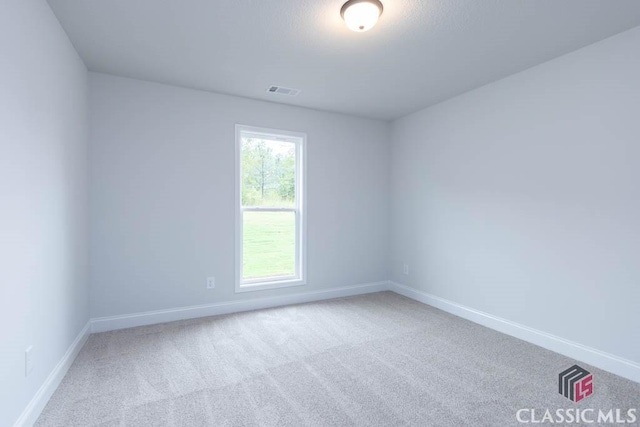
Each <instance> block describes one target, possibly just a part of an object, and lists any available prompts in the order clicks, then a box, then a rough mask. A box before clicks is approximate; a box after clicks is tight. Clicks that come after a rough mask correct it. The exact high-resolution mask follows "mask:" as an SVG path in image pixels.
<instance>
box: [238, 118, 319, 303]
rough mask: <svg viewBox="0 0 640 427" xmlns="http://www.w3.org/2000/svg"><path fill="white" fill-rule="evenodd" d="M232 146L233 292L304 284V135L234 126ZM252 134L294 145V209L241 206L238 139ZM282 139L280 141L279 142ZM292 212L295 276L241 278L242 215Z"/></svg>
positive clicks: (305, 239)
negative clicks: (234, 193)
mask: <svg viewBox="0 0 640 427" xmlns="http://www.w3.org/2000/svg"><path fill="white" fill-rule="evenodd" d="M235 131H236V135H235V137H236V142H235V145H236V147H235V162H236V167H235V175H236V176H235V192H236V196H235V199H236V200H235V205H236V208H235V215H236V223H235V237H236V251H235V270H236V272H235V276H236V277H235V291H236V293H239V292H250V291H259V290H266V289H277V288H286V287H291V286H302V285H306V284H307V220H306V206H307V199H306V196H307V191H306V181H307V180H306V170H307V155H306V150H307V134H306V133H302V132H292V131H287V130H280V129H270V128H261V127H255V126H246V125H240V124H236V129H235ZM247 133H249V134H254V135H256V136H258V137H260V136H263V137H264V136H266V137H270V138H271V139H274V136H275V137H276V139H277V137H280V139H281V140H285V141H289V142H293V143H295V144H296V149H295V151H296V175H295V179H296V189H295V192H296V205H295V206H294V207H293V208H268V207H243V206H242V191H241V187H242V163H241V161H242V156H241V149H242V136H243V135H245V134H247ZM282 137H284V138H282ZM252 211H253V212H294V214H295V216H296V260H295V268H296V273H297V275H296V276H286V277H285V276H282V277H278V278H275V280H272V279H271V278H269V279H267V280H265V279H250V280H247V281H245V280H243V278H242V236H243V233H242V228H243V221H242V220H243V215H242V214H243V212H252Z"/></svg>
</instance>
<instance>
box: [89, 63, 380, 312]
mask: <svg viewBox="0 0 640 427" xmlns="http://www.w3.org/2000/svg"><path fill="white" fill-rule="evenodd" d="M90 116H91V118H90V121H91V133H92V135H91V173H92V180H91V202H90V204H91V230H92V231H91V233H92V235H91V243H90V246H91V314H92V317H101V316H111V315H119V314H126V313H136V312H142V311H148V310H157V309H166V308H174V307H181V306H189V305H199V304H207V303H212V302H219V301H231V300H238V299H251V298H261V297H265V296H274V295H283V294H292V293H298V292H308V291H312V290H318V289H326V288H331V287H340V286H346V285H355V284H361V283H366V282H373V281H380V280H387V279H388V277H389V272H388V256H389V254H388V209H389V200H388V195H389V139H390V125H389V124H388V123H385V122H379V121H374V120H366V119H360V118H355V117H348V116H344V115H338V114H330V113H324V112H320V111H314V110H308V109H303V108H297V107H289V106H284V105H278V104H272V103H266V102H259V101H252V100H248V99H243V98H238V97H231V96H224V95H218V94H213V93H207V92H201V91H193V90H188V89H181V88H177V87H170V86H163V85H159V84H154V83H146V82H142V81H137V80H130V79H124V78H119V77H113V76H107V75H103V74H93V73H91V74H90ZM236 123H240V124H245V125H251V126H260V127H269V128H275V129H285V130H292V131H301V132H306V133H307V134H308V142H307V153H308V158H307V161H308V165H307V206H308V270H307V273H308V284H307V285H306V286H302V287H296V288H287V289H278V290H269V291H266V290H265V291H257V292H248V293H243V294H235V291H234V262H235V260H234V249H233V248H234V245H235V240H234V227H235V216H234V215H235V207H234V203H235V194H234V191H235V187H234V182H235V181H234V180H235V159H234V146H235V145H234V144H235V136H234V135H235V124H236ZM209 275H213V276H215V277H216V281H217V283H216V289H215V290H207V289H205V284H206V283H205V279H206V277H207V276H209Z"/></svg>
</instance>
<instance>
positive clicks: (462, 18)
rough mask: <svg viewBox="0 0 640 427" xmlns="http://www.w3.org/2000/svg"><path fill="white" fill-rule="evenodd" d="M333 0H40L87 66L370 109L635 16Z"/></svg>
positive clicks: (579, 8) (632, 1) (575, 42)
mask: <svg viewBox="0 0 640 427" xmlns="http://www.w3.org/2000/svg"><path fill="white" fill-rule="evenodd" d="M344 1H346V0H49V4H50V5H51V7H52V9H53V10H54V12H55V14H56V15H57V17H58V19H59V20H60V22H61V23H62V25H63V27H64V28H65V30H66V31H67V33H68V34H69V37H70V38H71V41H72V42H73V44H74V45H75V47H76V48H77V49H78V51H79V53H80V55H81V56H82V58H83V59H84V61H85V63H86V64H87V66H88V68H89V69H90V70H92V71H99V72H103V73H110V74H116V75H121V76H126V77H133V78H138V79H143V80H149V81H155V82H160V83H167V84H173V85H178V86H184V87H190V88H197V89H203V90H209V91H214V92H221V93H228V94H233V95H239V96H245V97H249V98H255V99H263V100H270V101H275V102H282V103H287V104H293V105H300V106H304V107H311V108H318V109H323V110H329V111H336V112H341V113H348V114H355V115H359V116H366V117H374V118H381V119H395V118H398V117H401V116H403V115H405V114H408V113H411V112H413V111H416V110H418V109H420V108H423V107H426V106H429V105H432V104H435V103H437V102H439V101H442V100H444V99H447V98H450V97H452V96H455V95H457V94H460V93H462V92H465V91H468V90H470V89H473V88H475V87H478V86H481V85H483V84H486V83H489V82H492V81H495V80H498V79H500V78H502V77H505V76H507V75H509V74H513V73H515V72H517V71H520V70H523V69H526V68H528V67H531V66H533V65H535V64H539V63H541V62H544V61H547V60H549V59H552V58H554V57H557V56H559V55H562V54H564V53H566V52H570V51H572V50H575V49H578V48H580V47H583V46H586V45H588V44H591V43H593V42H595V41H598V40H601V39H603V38H606V37H608V36H611V35H613V34H616V33H619V32H622V31H624V30H626V29H629V28H632V27H634V26H638V25H640V1H638V0H616V1H611V0H382V2H383V3H384V8H385V9H384V13H383V15H382V17H381V19H380V21H379V23H378V25H377V26H376V27H375V28H373V29H372V30H371V31H369V32H366V33H354V32H351V31H349V30H348V29H347V28H346V27H345V25H344V22H343V21H342V19H341V18H340V7H341V6H342V3H343V2H344ZM272 84H275V85H282V86H287V87H292V88H296V89H300V90H301V91H302V92H301V93H300V95H299V96H298V97H295V98H291V97H286V96H283V95H276V94H269V93H267V92H266V89H267V87H268V86H269V85H272Z"/></svg>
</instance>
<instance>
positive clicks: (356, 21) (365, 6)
mask: <svg viewBox="0 0 640 427" xmlns="http://www.w3.org/2000/svg"><path fill="white" fill-rule="evenodd" d="M382 9H383V7H382V3H381V2H380V0H349V1H348V2H346V3H345V4H344V5H342V9H340V15H341V16H342V19H344V22H345V23H346V24H347V27H349V28H350V29H352V30H353V31H356V32H358V33H362V32H364V31H367V30H370V29H371V28H373V26H374V25H376V23H377V22H378V18H380V15H382Z"/></svg>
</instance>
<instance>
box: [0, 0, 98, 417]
mask: <svg viewBox="0 0 640 427" xmlns="http://www.w3.org/2000/svg"><path fill="white" fill-rule="evenodd" d="M0 52H1V55H0V200H1V202H0V203H1V205H0V263H1V266H2V283H1V284H0V425H2V426H9V425H12V424H13V423H14V421H15V420H16V419H17V418H18V416H19V415H20V413H21V412H22V410H23V409H24V408H25V407H26V406H27V404H28V402H29V401H30V400H31V398H32V397H33V396H34V395H35V393H36V391H37V390H38V389H39V388H40V386H41V385H42V384H43V383H44V381H45V379H46V378H47V376H48V375H49V374H50V372H51V371H52V370H53V368H54V367H55V366H56V364H57V363H58V362H59V361H60V359H61V358H62V356H63V355H64V353H65V352H66V351H67V349H68V347H69V346H70V344H71V343H72V342H73V340H74V339H75V337H76V336H77V335H78V333H79V332H80V331H81V330H82V328H83V327H84V326H85V325H86V323H87V321H88V319H89V312H88V284H87V255H86V254H87V244H86V242H87V240H88V239H87V219H88V212H87V211H88V203H87V121H86V110H87V102H86V95H87V94H86V88H87V71H86V68H85V66H84V64H83V63H82V61H81V60H80V58H79V57H78V55H77V54H76V52H75V50H74V49H73V47H72V46H71V43H70V42H69V40H68V39H67V36H66V35H65V33H64V32H63V30H62V28H61V27H60V24H59V23H58V21H57V20H56V18H55V17H54V15H53V13H52V12H51V10H50V9H49V6H48V5H47V3H46V2H45V1H44V0H29V1H24V0H3V1H2V2H1V3H0ZM30 345H33V347H34V353H33V359H34V369H33V371H32V373H31V374H30V375H29V376H28V377H25V374H24V351H25V349H26V348H27V347H28V346H30Z"/></svg>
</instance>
